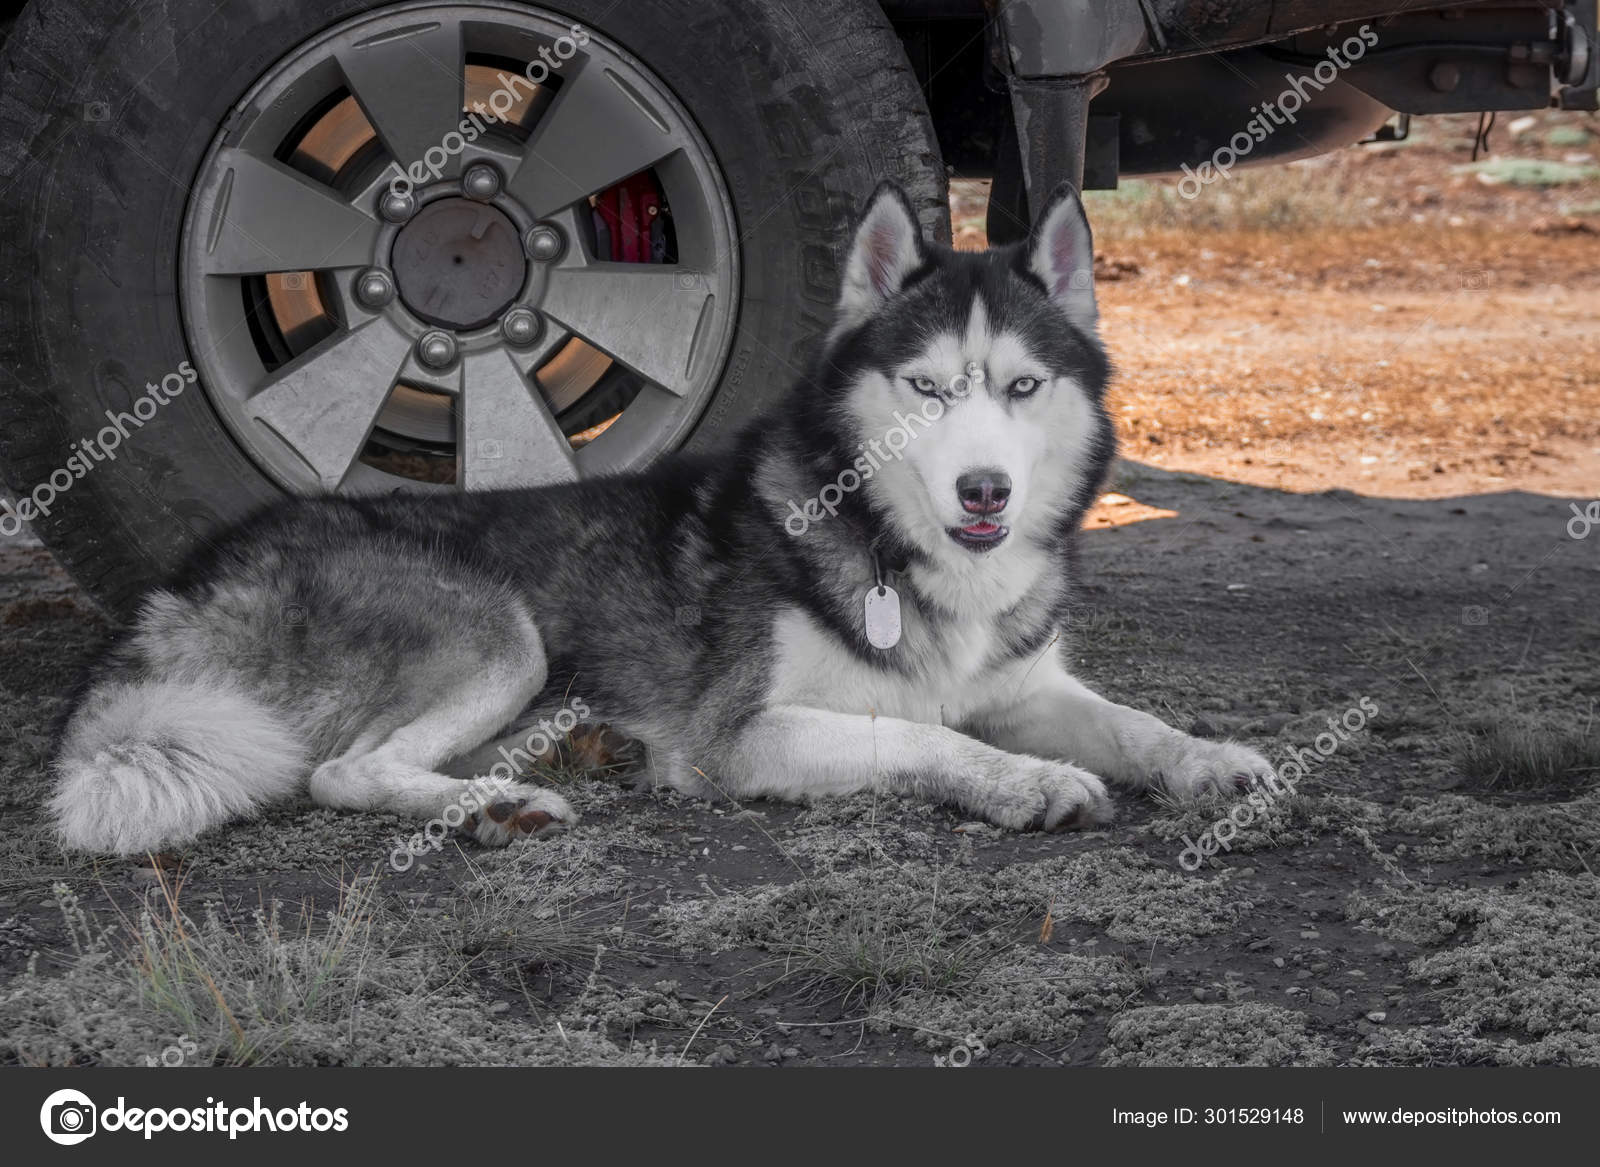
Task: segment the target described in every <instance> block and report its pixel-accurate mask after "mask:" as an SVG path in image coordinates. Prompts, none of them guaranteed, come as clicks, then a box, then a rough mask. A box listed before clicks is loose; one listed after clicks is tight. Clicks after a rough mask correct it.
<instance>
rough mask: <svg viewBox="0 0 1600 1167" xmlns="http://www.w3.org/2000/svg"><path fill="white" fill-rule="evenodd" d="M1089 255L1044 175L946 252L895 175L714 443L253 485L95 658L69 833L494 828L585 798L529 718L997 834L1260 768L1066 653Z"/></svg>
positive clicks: (1096, 445) (671, 758)
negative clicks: (606, 473) (711, 453)
mask: <svg viewBox="0 0 1600 1167" xmlns="http://www.w3.org/2000/svg"><path fill="white" fill-rule="evenodd" d="M1092 264H1093V250H1092V245H1091V240H1090V233H1089V226H1088V222H1087V220H1086V218H1085V215H1084V211H1083V207H1082V205H1081V203H1080V202H1079V200H1078V196H1077V194H1076V192H1075V191H1073V190H1072V189H1071V188H1070V187H1064V188H1062V189H1061V190H1059V191H1058V192H1056V194H1055V195H1054V197H1052V198H1051V199H1050V200H1049V202H1048V203H1047V205H1046V206H1045V207H1044V210H1043V212H1042V214H1041V215H1040V216H1039V220H1038V223H1037V224H1036V226H1035V227H1034V229H1033V231H1032V233H1031V236H1030V237H1029V238H1028V239H1027V240H1026V241H1025V242H1023V243H1020V244H1015V245H1013V246H1011V247H1005V248H996V249H992V250H990V251H987V252H982V253H958V252H954V251H951V250H949V249H947V248H944V247H941V246H937V245H935V244H932V243H930V242H929V241H927V240H925V239H924V238H923V237H922V234H921V232H920V230H919V228H918V226H917V223H916V219H915V217H914V215H913V213H912V210H911V207H910V205H909V203H908V202H907V200H906V198H905V196H904V195H903V194H902V193H901V192H900V191H899V190H898V189H897V188H895V187H893V186H891V185H885V186H884V187H882V188H880V189H879V191H878V192H877V193H876V194H875V195H874V196H873V198H872V200H871V202H870V203H869V204H868V206H867V209H866V211H865V213H864V215H863V217H862V219H861V221H860V223H859V225H858V226H857V228H856V231H855V235H854V238H853V241H852V244H851V248H850V252H849V255H848V258H847V260H846V265H845V273H844V279H843V287H842V289H841V291H840V293H839V299H838V307H837V314H836V319H835V321H834V323H833V326H832V329H831V331H830V333H829V335H828V337H827V340H826V343H825V345H824V346H823V350H822V352H821V355H820V357H819V359H818V360H817V362H816V364H815V367H814V368H813V369H812V370H811V371H810V373H809V375H807V376H806V377H805V378H804V379H803V380H801V381H800V383H799V384H797V385H796V386H795V387H794V388H793V391H792V393H791V394H790V396H789V397H788V399H787V403H786V405H785V407H784V408H782V409H780V410H778V411H777V412H776V413H775V414H773V415H772V416H768V417H766V418H764V419H762V420H760V421H759V422H758V423H756V424H755V425H753V426H752V427H751V428H750V430H749V431H748V433H747V434H746V435H745V437H744V440H743V441H742V442H741V443H740V444H739V445H738V446H736V448H735V449H734V450H733V451H731V452H730V453H729V454H728V455H727V456H726V457H724V458H720V459H712V460H708V461H689V460H681V459H680V460H676V461H674V460H669V461H667V462H666V463H664V464H661V465H659V466H657V467H656V468H654V469H652V470H650V471H646V472H643V473H639V474H632V475H626V476H619V477H614V478H608V479H599V480H593V481H587V482H580V483H573V484H567V485H558V486H549V487H541V488H534V489H526V490H510V491H502V492H492V493H484V494H452V495H448V496H447V495H444V494H426V495H424V494H416V495H409V496H407V495H394V496H389V497H382V498H324V499H309V500H295V501H285V502H283V503H281V504H279V505H276V506H273V507H271V508H269V509H268V510H266V511H265V512H264V513H262V514H260V515H258V516H256V517H255V518H253V519H251V520H249V521H247V522H245V523H244V524H243V525H242V526H240V527H238V528H237V529H235V530H233V531H232V532H231V533H229V534H228V535H226V536H225V537H224V538H222V539H220V540H218V541H216V542H215V543H214V544H213V545H211V546H208V547H207V548H205V549H204V550H203V551H201V552H200V553H199V554H198V555H197V557H196V558H195V559H194V560H193V562H192V563H190V564H189V566H188V567H187V569H186V570H185V571H184V572H183V573H182V574H181V575H180V576H179V577H178V578H177V579H176V580H174V581H173V582H172V583H171V584H170V585H169V586H167V587H165V588H163V589H161V590H157V591H154V592H152V593H151V594H150V596H149V597H148V598H147V599H146V600H145V602H144V605H143V607H142V610H141V611H140V612H139V614H138V616H137V618H136V619H135V620H134V621H133V623H132V625H131V626H130V627H129V628H128V630H127V631H126V632H125V633H124V634H123V635H122V637H121V639H120V640H119V641H118V642H117V643H115V644H114V645H113V647H112V648H111V649H110V650H109V651H108V654H107V656H106V658H105V659H104V660H103V661H102V662H101V663H100V664H99V665H98V667H97V668H96V670H95V671H94V672H93V673H92V674H91V676H90V678H89V680H88V682H87V683H86V685H85V687H84V689H83V692H82V695H81V696H80V697H79V698H78V700H77V703H76V705H75V707H74V708H73V710H72V712H71V714H70V717H69V718H68V720H67V722H66V725H65V729H64V732H63V737H62V741H61V745H60V748H59V756H58V758H57V761H56V771H57V776H58V784H57V786H56V788H55V792H54V794H53V796H52V798H51V801H50V805H51V809H52V811H53V814H54V817H55V821H56V823H57V825H58V827H59V831H60V835H61V838H62V840H63V842H64V843H65V844H66V845H67V846H69V847H71V848H74V849H81V850H86V851H93V852H102V853H115V854H124V855H126V854H137V853H140V852H144V851H151V850H158V849H164V848H169V847H173V846H175V845H180V844H182V843H184V842H186V841H188V840H191V839H193V838H194V837H195V836H197V835H199V834H200V833H201V832H203V831H206V830H208V829H210V828H213V827H217V826H219V825H221V824H223V823H226V822H228V821H229V820H232V819H237V818H241V817H244V816H248V815H250V814H252V813H254V812H256V811H258V810H259V809H260V808H262V807H264V806H266V805H268V804H271V803H276V802H279V801H281V800H285V799H290V798H294V797H296V796H304V795H309V796H310V799H311V800H312V801H313V802H315V803H317V804H318V805H321V806H328V807H338V808H342V809H346V810H381V811H387V812H391V813H394V814H399V815H405V816H411V817H413V818H416V819H418V820H431V819H434V818H438V817H440V816H443V818H444V821H445V822H448V823H451V825H452V826H454V825H456V824H457V823H459V824H460V830H461V831H462V833H463V834H466V835H469V836H471V837H473V838H475V839H477V840H478V841H479V842H480V843H484V844H490V845H497V844H504V843H507V842H510V841H512V840H513V839H516V838H518V837H519V836H527V835H537V834H540V833H542V832H545V831H549V830H552V829H555V828H557V827H559V826H561V825H562V824H568V823H572V822H574V821H575V820H576V818H577V815H576V814H575V813H574V812H573V810H572V808H571V807H570V806H569V805H568V804H567V802H566V801H565V800H564V799H563V798H562V797H561V796H560V795H559V794H558V793H556V792H555V791H554V790H552V789H549V788H548V787H546V786H541V785H539V784H537V783H536V782H535V781H533V778H534V775H533V772H532V768H531V766H529V765H528V763H529V762H531V761H532V756H531V752H530V751H529V750H528V749H526V748H524V745H525V743H527V742H528V741H529V740H530V739H531V738H536V737H540V736H541V731H539V730H537V729H535V727H538V726H543V727H544V729H545V730H547V731H550V730H554V729H564V728H566V727H567V726H570V725H571V724H572V723H573V721H574V720H576V719H580V718H581V720H583V721H585V722H589V723H604V724H607V725H609V726H611V727H613V728H615V729H616V730H617V731H619V732H621V733H624V734H626V735H628V736H630V737H632V738H635V739H637V740H638V741H639V742H640V743H642V744H643V745H644V746H645V747H646V750H647V757H648V767H647V769H648V773H649V774H650V775H652V776H653V777H654V779H655V781H656V782H658V783H660V784H665V785H670V786H673V787H676V788H678V789H680V790H683V791H686V792H690V793H693V794H695V795H700V796H706V797H711V798H728V799H734V800H741V799H748V798H760V797H767V798H779V799H799V798H809V797H811V796H815V795H826V794H848V793H851V792H854V791H868V790H880V791H886V792H896V793H903V794H909V795H913V796H917V797H920V798H925V799H930V800H933V801H936V802H939V803H944V804H948V805H950V806H952V807H955V808H957V809H958V811H959V812H960V813H962V814H964V815H969V816H974V817H977V818H982V819H986V820H988V821H989V822H991V823H994V824H997V825H999V826H1001V827H1004V828H1008V829H1011V830H1027V829H1030V828H1043V829H1045V830H1054V829H1059V828H1064V827H1081V826H1086V825H1091V824H1096V823H1101V822H1104V821H1105V820H1106V819H1107V818H1108V817H1109V816H1110V814H1111V801H1110V799H1109V798H1108V796H1107V793H1106V783H1107V782H1112V783H1118V784H1121V785H1124V786H1127V787H1130V788H1134V789H1139V788H1149V787H1159V788H1161V789H1162V790H1164V791H1165V792H1166V793H1167V794H1168V795H1170V796H1173V797H1177V798H1192V797H1195V796H1198V795H1201V794H1204V793H1207V792H1211V791H1222V790H1232V789H1235V788H1242V787H1245V786H1248V785H1249V784H1250V783H1251V782H1252V781H1253V780H1254V779H1256V778H1257V777H1262V778H1266V779H1268V780H1270V776H1271V770H1270V768H1269V766H1268V764H1267V762H1266V761H1265V760H1264V759H1263V758H1262V757H1261V756H1260V755H1258V754H1256V753H1254V752H1252V751H1251V750H1248V749H1245V748H1244V747H1242V746H1240V745H1236V744H1233V743H1228V742H1217V741H1202V740H1198V739H1196V738H1193V737H1189V736H1188V735H1186V734H1183V733H1180V732H1178V731H1176V730H1174V729H1171V728H1169V727H1168V726H1166V725H1164V724H1163V723H1162V722H1161V721H1159V720H1157V719H1156V718H1155V717H1152V716H1150V715H1149V714H1147V713H1142V712H1138V711H1136V710H1133V709H1129V708H1125V707H1123V706H1121V705H1116V704H1113V703H1112V702H1110V701H1107V700H1105V699H1104V698H1101V697H1099V696H1096V695H1095V694H1094V693H1092V692H1091V691H1090V690H1089V689H1087V688H1085V687H1084V685H1082V684H1081V683H1080V682H1079V681H1077V680H1076V679H1074V678H1073V676H1072V675H1071V673H1070V672H1069V671H1068V669H1067V667H1066V664H1065V658H1066V649H1067V643H1068V638H1069V637H1070V636H1071V635H1072V632H1073V628H1072V616H1071V613H1072V606H1071V604H1070V603H1069V600H1070V595H1071V590H1072V586H1073V580H1074V576H1075V574H1076V559H1075V555H1074V541H1075V538H1076V533H1077V530H1078V527H1079V523H1080V520H1081V519H1082V517H1083V514H1084V511H1085V509H1086V508H1087V507H1088V506H1089V505H1090V503H1091V501H1092V500H1093V499H1094V497H1095V495H1096V492H1097V491H1098V489H1099V488H1100V486H1101V484H1102V481H1103V479H1104V477H1105V474H1106V471H1107V466H1108V464H1109V462H1110V460H1111V458H1112V454H1113V449H1114V442H1113V437H1112V428H1111V424H1110V422H1109V420H1108V418H1107V415H1106V412H1105V408H1104V405H1103V397H1104V393H1105V389H1106V383H1107V380H1108V378H1109V375H1110V366H1109V363H1108V361H1107V358H1106V354H1105V351H1104V349H1103V348H1102V346H1101V343H1100V340H1099V338H1098V335H1097V330H1096V312H1095V299H1094V288H1093V266H1092ZM552 718H554V722H555V724H554V726H553V727H552V726H551V724H550V720H551V719H552ZM467 776H473V777H475V781H473V782H471V783H467V782H463V781H462V777H467ZM469 787H470V788H471V789H472V790H473V791H475V792H477V793H476V796H475V797H476V801H474V802H472V803H471V804H467V803H465V802H464V801H463V792H464V790H466V789H468V788H469ZM452 808H461V809H456V810H455V811H454V816H453V818H452V815H451V813H450V812H451V810H452Z"/></svg>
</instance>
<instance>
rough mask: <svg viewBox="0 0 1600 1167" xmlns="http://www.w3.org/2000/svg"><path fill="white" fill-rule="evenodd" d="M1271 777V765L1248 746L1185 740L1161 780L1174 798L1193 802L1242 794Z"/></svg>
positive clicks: (1160, 782) (1176, 749) (1175, 752)
mask: <svg viewBox="0 0 1600 1167" xmlns="http://www.w3.org/2000/svg"><path fill="white" fill-rule="evenodd" d="M1271 776H1272V764H1271V763H1270V762H1268V761H1267V760H1266V759H1265V758H1263V757H1262V756H1261V755H1260V754H1258V753H1256V752H1255V751H1254V750H1252V749H1250V748H1249V747H1248V746H1241V745H1240V744H1239V743H1237V742H1214V741H1205V740H1203V739H1201V738H1197V737H1184V738H1183V740H1182V741H1181V742H1179V743H1178V744H1177V746H1176V747H1175V748H1174V750H1173V758H1172V760H1171V761H1170V762H1168V763H1167V765H1165V766H1164V767H1163V768H1162V770H1161V773H1160V775H1159V776H1158V781H1159V784H1160V786H1161V788H1162V789H1163V790H1165V791H1166V792H1167V793H1168V794H1169V795H1171V796H1172V797H1173V798H1177V799H1180V800H1183V801H1190V800H1193V799H1197V798H1206V797H1209V796H1211V795H1235V794H1242V793H1244V792H1245V791H1247V790H1249V789H1250V787H1251V786H1252V785H1254V784H1255V782H1256V781H1257V780H1258V779H1266V778H1270V777H1271Z"/></svg>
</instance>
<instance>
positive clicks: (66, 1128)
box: [39, 1090, 99, 1147]
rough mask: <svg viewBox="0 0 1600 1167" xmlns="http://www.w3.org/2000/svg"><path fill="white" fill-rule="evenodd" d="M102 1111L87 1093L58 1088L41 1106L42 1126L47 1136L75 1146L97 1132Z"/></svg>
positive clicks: (56, 1141) (54, 1140) (65, 1144)
mask: <svg viewBox="0 0 1600 1167" xmlns="http://www.w3.org/2000/svg"><path fill="white" fill-rule="evenodd" d="M98 1113H99V1111H98V1110H97V1108H96V1107H95V1104H94V1103H93V1102H90V1101H89V1096H88V1095H87V1094H84V1093H81V1092H80V1091H77V1090H57V1091H56V1092H55V1093H54V1094H52V1095H50V1097H49V1098H46V1099H45V1100H44V1105H43V1106H41V1107H40V1108H39V1125H40V1126H41V1127H43V1128H44V1135H45V1138H47V1139H49V1140H50V1141H51V1142H52V1143H59V1144H61V1145H62V1146H63V1147H71V1146H75V1145H76V1144H78V1143H81V1142H83V1140H84V1139H86V1138H88V1137H89V1136H90V1135H92V1134H94V1132H95V1128H96V1127H97V1126H98V1123H97V1122H96V1116H97V1115H98Z"/></svg>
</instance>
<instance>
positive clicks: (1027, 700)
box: [969, 657, 1272, 799]
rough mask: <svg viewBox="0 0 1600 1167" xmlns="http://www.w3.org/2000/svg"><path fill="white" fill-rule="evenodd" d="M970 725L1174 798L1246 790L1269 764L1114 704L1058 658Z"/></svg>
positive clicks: (1039, 664)
mask: <svg viewBox="0 0 1600 1167" xmlns="http://www.w3.org/2000/svg"><path fill="white" fill-rule="evenodd" d="M1001 688H1002V689H1003V690H1004V693H1005V697H1006V699H1005V701H1003V702H1000V703H997V704H996V705H994V706H993V707H991V708H990V709H988V710H985V711H982V712H980V713H978V714H976V715H975V716H973V717H972V718H971V719H970V726H969V728H971V729H972V731H973V732H974V733H975V734H977V735H978V736H979V737H981V738H982V739H983V740H984V741H986V742H991V743H993V744H994V745H996V746H998V747H1000V748H1001V749H1006V750H1019V751H1023V752H1026V753H1030V754H1038V755H1040V756H1042V757H1047V758H1061V759H1064V760H1067V761H1071V762H1075V763H1077V764H1078V765H1080V766H1084V767H1086V768H1088V769H1090V770H1092V771H1094V773H1096V774H1099V775H1101V776H1102V777H1104V778H1106V779H1107V780H1108V781H1111V782H1116V783H1118V784H1120V785H1125V786H1130V787H1133V788H1135V789H1143V788H1146V787H1151V786H1155V787H1159V788H1160V789H1163V790H1165V791H1166V792H1167V793H1168V794H1170V795H1172V796H1173V797H1176V798H1182V799H1188V798H1198V797H1201V796H1203V795H1206V794H1211V793H1231V792H1234V791H1241V790H1245V789H1247V788H1248V787H1249V786H1250V785H1251V784H1252V783H1253V782H1254V781H1255V780H1256V779H1258V778H1261V779H1267V778H1270V776H1271V774H1272V767H1271V764H1270V763H1268V762H1267V760H1266V759H1265V758H1263V757H1262V756H1261V755H1260V754H1258V753H1256V752H1255V751H1254V750H1252V749H1249V748H1248V747H1246V746H1242V745H1239V744H1238V743H1237V742H1227V741H1207V740H1204V739H1202V738H1197V737H1192V736H1190V735H1189V734H1186V733H1182V732H1180V731H1179V730H1176V729H1173V728H1172V727H1171V726H1170V725H1167V724H1166V723H1165V722H1164V721H1162V720H1161V719H1160V718H1158V717H1153V716H1151V715H1150V714H1148V713H1142V712H1140V711H1139V710H1137V709H1130V708H1128V707H1127V706H1126V705H1118V704H1116V703H1115V702H1113V701H1108V700H1106V699H1105V698H1104V697H1102V696H1100V695H1099V694H1098V693H1095V692H1093V691H1092V690H1090V689H1089V688H1088V687H1087V686H1085V685H1084V684H1082V683H1081V682H1080V681H1078V680H1077V679H1076V678H1075V677H1073V676H1072V675H1071V674H1069V673H1068V672H1067V671H1066V669H1065V668H1063V667H1062V666H1061V665H1060V663H1059V662H1057V661H1056V659H1055V658H1054V657H1050V658H1047V659H1045V660H1040V661H1036V662H1030V665H1029V669H1028V672H1027V674H1026V676H1025V677H1024V678H1023V680H1022V683H1021V689H1020V691H1017V690H1016V689H1014V688H1012V687H1010V686H1001Z"/></svg>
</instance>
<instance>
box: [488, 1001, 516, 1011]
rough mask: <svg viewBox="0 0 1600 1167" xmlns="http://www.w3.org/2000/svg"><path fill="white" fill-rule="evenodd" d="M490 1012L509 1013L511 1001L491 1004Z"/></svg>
mask: <svg viewBox="0 0 1600 1167" xmlns="http://www.w3.org/2000/svg"><path fill="white" fill-rule="evenodd" d="M489 1012H491V1013H509V1012H511V1002H510V1001H496V1002H495V1003H494V1004H493V1005H490V1006H489Z"/></svg>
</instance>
